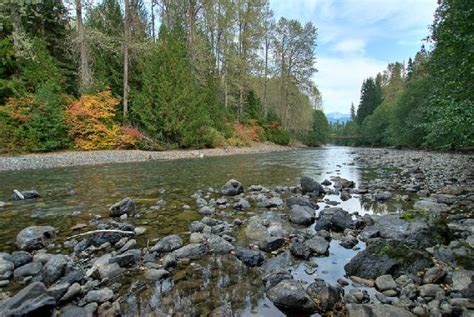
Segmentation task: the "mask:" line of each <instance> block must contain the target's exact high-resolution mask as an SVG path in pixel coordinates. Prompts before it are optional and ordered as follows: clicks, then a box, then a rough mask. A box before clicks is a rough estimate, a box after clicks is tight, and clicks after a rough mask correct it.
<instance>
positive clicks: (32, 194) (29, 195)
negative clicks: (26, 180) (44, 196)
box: [11, 190, 41, 200]
mask: <svg viewBox="0 0 474 317" xmlns="http://www.w3.org/2000/svg"><path fill="white" fill-rule="evenodd" d="M39 197H41V195H40V194H39V193H38V192H37V191H36V190H28V191H23V192H19V191H17V190H15V191H14V192H13V194H12V197H11V199H12V200H24V199H34V198H39Z"/></svg>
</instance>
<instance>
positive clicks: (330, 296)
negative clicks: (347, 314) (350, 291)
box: [306, 279, 344, 313]
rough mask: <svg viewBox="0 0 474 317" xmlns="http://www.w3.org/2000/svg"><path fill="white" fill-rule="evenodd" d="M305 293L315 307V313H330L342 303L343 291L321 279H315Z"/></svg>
mask: <svg viewBox="0 0 474 317" xmlns="http://www.w3.org/2000/svg"><path fill="white" fill-rule="evenodd" d="M306 293H307V294H308V295H309V297H310V298H311V299H312V300H313V302H314V303H315V305H316V311H317V312H319V313H325V312H328V311H332V310H333V309H334V308H335V306H336V305H337V304H338V303H339V302H341V301H342V297H343V295H344V291H343V289H342V288H340V287H338V286H332V285H330V284H328V283H326V282H324V280H322V279H316V280H315V281H314V283H312V284H310V285H309V286H308V288H307V289H306Z"/></svg>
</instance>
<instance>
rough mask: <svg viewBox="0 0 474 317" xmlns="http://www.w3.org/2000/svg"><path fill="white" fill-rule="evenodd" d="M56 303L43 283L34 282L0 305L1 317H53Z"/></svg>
mask: <svg viewBox="0 0 474 317" xmlns="http://www.w3.org/2000/svg"><path fill="white" fill-rule="evenodd" d="M55 306H56V301H55V300H54V298H53V297H51V296H49V294H48V292H47V290H46V287H45V286H44V284H43V283H39V282H33V283H31V284H30V285H28V286H26V287H25V288H23V289H22V290H21V291H19V292H18V293H16V295H15V296H13V297H12V298H10V299H8V300H6V301H4V302H2V305H0V316H5V317H6V316H52V315H53V310H54V307H55Z"/></svg>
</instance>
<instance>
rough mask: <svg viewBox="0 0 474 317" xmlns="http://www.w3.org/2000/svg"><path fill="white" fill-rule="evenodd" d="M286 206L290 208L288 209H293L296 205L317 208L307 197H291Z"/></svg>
mask: <svg viewBox="0 0 474 317" xmlns="http://www.w3.org/2000/svg"><path fill="white" fill-rule="evenodd" d="M286 205H287V206H288V208H291V207H293V206H295V205H297V206H307V207H311V208H315V209H316V208H317V206H318V205H317V204H313V203H312V202H311V201H310V200H309V198H307V197H301V196H298V197H290V198H288V199H287V200H286Z"/></svg>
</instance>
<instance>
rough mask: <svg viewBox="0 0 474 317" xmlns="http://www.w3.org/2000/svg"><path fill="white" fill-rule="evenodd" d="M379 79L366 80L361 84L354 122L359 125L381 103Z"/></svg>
mask: <svg viewBox="0 0 474 317" xmlns="http://www.w3.org/2000/svg"><path fill="white" fill-rule="evenodd" d="M380 85H381V84H380V77H379V76H377V79H376V80H374V79H373V78H368V79H367V80H365V81H364V82H363V83H362V88H361V91H360V103H359V108H358V109H357V116H356V121H357V122H358V123H359V124H361V123H362V122H363V121H364V119H365V118H366V117H367V116H369V115H371V114H372V113H373V112H374V110H375V109H376V108H377V107H378V106H379V105H380V104H381V103H382V95H381V86H380Z"/></svg>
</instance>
